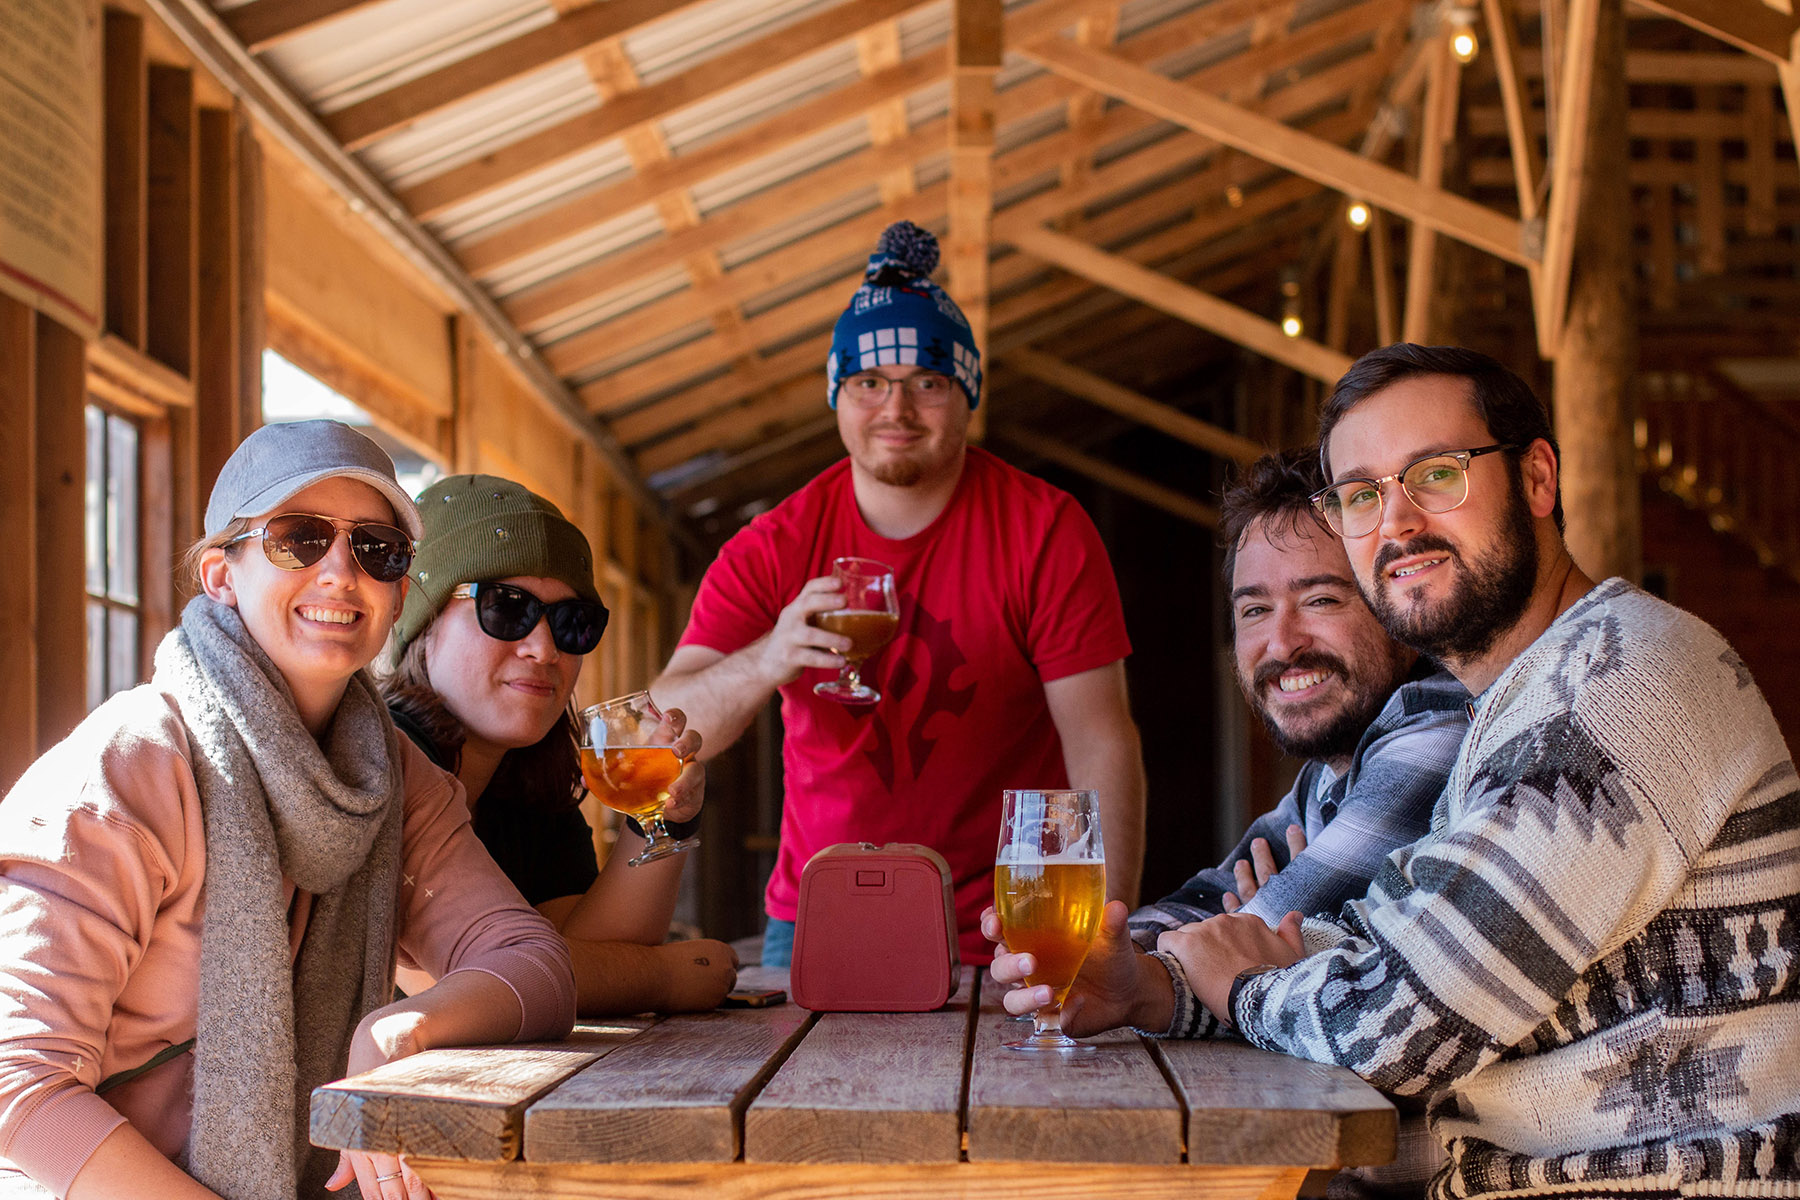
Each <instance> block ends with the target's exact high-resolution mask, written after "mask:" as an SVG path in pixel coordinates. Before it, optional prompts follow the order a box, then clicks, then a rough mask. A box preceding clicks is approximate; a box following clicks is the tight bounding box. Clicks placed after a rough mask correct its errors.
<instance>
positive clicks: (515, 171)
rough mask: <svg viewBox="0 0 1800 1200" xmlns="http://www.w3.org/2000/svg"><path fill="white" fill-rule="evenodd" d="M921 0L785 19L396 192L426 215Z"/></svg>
mask: <svg viewBox="0 0 1800 1200" xmlns="http://www.w3.org/2000/svg"><path fill="white" fill-rule="evenodd" d="M922 3H925V0H857V3H855V4H846V5H840V6H838V7H836V8H829V9H826V10H825V11H824V12H821V13H817V14H815V15H814V16H811V17H806V18H803V19H802V20H799V21H796V22H794V23H793V24H792V25H788V26H785V27H783V28H781V29H778V30H776V31H775V32H773V33H770V34H766V35H764V36H763V37H760V38H757V39H756V40H754V41H752V42H747V43H745V44H744V45H742V46H738V47H736V48H734V49H731V50H728V51H726V52H725V53H723V54H720V55H716V56H715V57H713V58H710V59H707V60H706V61H705V62H703V63H700V64H698V65H696V66H693V67H690V68H688V69H687V70H686V71H683V72H681V73H680V74H679V75H674V76H671V77H670V78H668V79H664V80H661V81H659V82H657V83H655V84H653V85H651V86H650V87H646V88H641V89H639V90H637V91H634V92H632V93H630V94H629V95H627V96H623V97H620V98H619V100H617V101H615V102H614V103H612V104H605V105H602V106H601V107H600V108H598V109H596V110H594V111H592V112H587V113H583V114H581V115H580V116H577V117H571V118H569V119H568V120H566V121H560V122H558V123H557V124H555V125H552V126H551V127H550V128H548V129H544V130H540V131H538V132H537V133H534V134H530V135H528V136H526V137H523V138H520V139H519V140H518V141H515V142H509V143H508V144H506V145H504V146H501V147H499V148H498V149H496V150H493V151H491V152H489V153H487V154H483V155H482V156H481V157H479V158H476V159H474V160H473V161H470V162H466V163H463V164H461V165H460V166H455V167H451V168H450V169H449V170H446V171H443V172H441V173H440V174H437V175H434V176H432V177H431V178H429V179H425V180H422V181H421V182H419V183H416V184H414V185H413V186H411V187H409V188H406V189H404V190H403V191H402V192H401V193H400V199H401V200H402V201H403V202H404V203H405V204H406V207H407V208H408V210H410V211H411V212H412V213H414V214H415V215H417V216H421V217H429V216H432V215H435V214H437V213H441V212H443V211H444V210H445V209H447V208H450V207H452V206H453V205H456V204H460V203H462V202H463V201H465V200H469V199H471V198H473V197H475V196H479V195H481V194H482V193H483V192H488V191H492V190H493V189H494V188H497V187H500V186H501V185H503V184H506V183H510V182H511V181H512V180H514V179H518V178H519V177H520V176H523V175H528V174H530V173H531V172H532V171H536V170H539V169H540V168H543V167H548V166H551V165H553V164H555V163H557V162H560V161H561V160H563V159H565V158H568V157H570V156H571V155H574V154H578V153H580V152H581V151H583V150H585V149H587V148H588V147H590V146H593V145H594V144H596V143H598V142H603V141H605V140H607V139H608V138H614V137H618V136H620V135H621V134H623V133H625V132H626V131H627V130H629V129H631V128H633V127H634V126H638V125H642V124H645V123H647V122H650V121H658V120H661V119H662V118H663V117H666V116H668V115H669V114H670V113H673V112H676V111H678V110H680V109H683V108H686V107H688V106H689V105H691V104H696V103H698V102H700V101H702V100H705V99H707V98H708V97H710V96H716V95H718V94H719V93H721V92H724V91H727V90H729V89H730V88H733V87H736V86H738V85H739V84H743V83H748V82H750V81H751V80H753V79H757V78H759V77H761V76H763V75H766V74H768V73H769V72H771V71H774V70H777V69H778V68H780V67H781V66H782V65H783V64H785V63H787V62H789V61H790V60H792V59H795V58H799V57H802V56H804V55H807V54H811V53H813V52H814V51H817V50H823V49H825V48H826V47H828V46H832V45H835V44H837V43H838V42H842V41H845V40H847V39H849V38H852V37H854V36H856V34H857V33H859V32H860V31H862V30H863V29H866V28H868V27H869V26H871V25H876V24H879V23H880V22H882V21H887V20H891V19H892V18H894V17H898V16H900V15H901V14H903V13H906V12H909V11H911V10H912V9H914V8H917V7H918V6H919V5H921V4H922Z"/></svg>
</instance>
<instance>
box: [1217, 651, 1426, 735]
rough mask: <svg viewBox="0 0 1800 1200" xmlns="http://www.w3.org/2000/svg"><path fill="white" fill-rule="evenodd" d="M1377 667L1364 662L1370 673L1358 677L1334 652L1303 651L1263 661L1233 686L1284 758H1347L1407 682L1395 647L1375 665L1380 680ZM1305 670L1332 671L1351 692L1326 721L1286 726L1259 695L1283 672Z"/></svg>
mask: <svg viewBox="0 0 1800 1200" xmlns="http://www.w3.org/2000/svg"><path fill="white" fill-rule="evenodd" d="M1377 665H1378V664H1374V663H1371V664H1369V670H1368V671H1366V672H1364V673H1363V674H1361V675H1358V674H1357V673H1356V672H1353V671H1351V670H1350V668H1349V666H1348V665H1347V664H1346V663H1345V662H1344V660H1343V659H1341V658H1339V657H1337V656H1336V655H1335V654H1327V653H1325V652H1324V651H1321V650H1308V651H1305V652H1303V653H1301V654H1297V655H1295V656H1294V658H1293V661H1291V662H1265V663H1263V664H1262V665H1261V666H1259V667H1258V668H1257V669H1256V676H1255V678H1254V679H1252V680H1250V681H1249V682H1248V683H1246V682H1245V681H1244V677H1243V675H1242V674H1241V673H1240V674H1239V676H1238V686H1239V687H1240V688H1242V689H1243V692H1244V699H1246V700H1248V701H1249V702H1250V707H1251V709H1252V710H1254V711H1255V713H1256V715H1257V716H1259V717H1261V718H1262V723H1263V728H1265V729H1267V730H1268V731H1269V737H1270V738H1271V739H1273V740H1274V742H1275V745H1276V748H1277V749H1279V750H1280V751H1281V752H1282V753H1283V754H1286V755H1288V756H1289V757H1292V758H1327V759H1329V758H1347V757H1349V756H1350V755H1351V754H1353V753H1354V752H1355V751H1356V745H1357V743H1358V742H1360V741H1362V736H1363V733H1364V732H1365V731H1367V730H1368V728H1369V726H1370V724H1372V723H1373V722H1374V720H1375V717H1376V716H1377V715H1378V714H1379V713H1380V712H1381V710H1382V707H1383V706H1384V705H1386V704H1387V702H1388V697H1389V696H1390V695H1392V694H1393V691H1394V689H1395V688H1396V687H1398V686H1400V684H1401V682H1402V681H1403V680H1404V679H1405V678H1406V675H1407V672H1408V669H1409V667H1410V663H1409V662H1408V655H1407V654H1406V652H1405V651H1403V650H1401V649H1400V647H1398V646H1395V647H1394V652H1393V654H1392V655H1390V656H1389V657H1388V658H1387V659H1385V660H1384V661H1383V662H1382V663H1380V664H1379V666H1381V667H1383V668H1385V671H1384V672H1383V673H1382V674H1380V675H1379V677H1377V676H1376V674H1375V670H1376V667H1377ZM1308 669H1313V670H1320V671H1331V672H1333V673H1335V675H1336V676H1337V678H1338V679H1340V680H1342V681H1343V683H1344V686H1345V687H1346V688H1347V689H1348V690H1349V693H1350V694H1349V695H1348V696H1347V697H1346V698H1345V699H1343V700H1342V701H1340V702H1339V705H1338V709H1337V711H1336V712H1334V713H1331V714H1330V715H1329V716H1328V717H1326V718H1325V719H1324V721H1323V723H1322V724H1319V725H1317V726H1316V727H1314V728H1312V729H1308V730H1302V729H1299V728H1286V727H1284V726H1283V725H1282V724H1281V719H1280V718H1277V717H1276V715H1275V713H1274V711H1273V710H1272V709H1271V708H1270V706H1269V704H1268V703H1267V701H1265V700H1264V697H1265V696H1266V695H1267V694H1268V691H1269V689H1270V688H1273V687H1279V686H1280V683H1279V680H1280V679H1281V676H1282V674H1283V673H1284V672H1286V671H1293V670H1301V671H1304V670H1308ZM1295 715H1296V716H1298V714H1295ZM1288 719H1289V720H1293V719H1294V718H1292V717H1290V718H1288ZM1297 723H1298V722H1296V724H1297Z"/></svg>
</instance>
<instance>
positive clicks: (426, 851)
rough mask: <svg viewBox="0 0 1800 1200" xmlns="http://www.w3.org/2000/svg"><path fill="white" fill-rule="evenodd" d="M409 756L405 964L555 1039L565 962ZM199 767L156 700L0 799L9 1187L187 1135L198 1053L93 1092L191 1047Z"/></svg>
mask: <svg viewBox="0 0 1800 1200" xmlns="http://www.w3.org/2000/svg"><path fill="white" fill-rule="evenodd" d="M400 745H401V750H402V754H403V756H404V757H403V767H404V770H405V778H406V819H405V824H404V826H403V829H404V833H403V841H404V850H403V856H402V863H401V880H400V895H399V908H398V910H397V911H396V914H395V916H396V921H395V924H396V927H397V928H398V930H399V954H400V961H401V962H402V963H410V964H413V965H417V966H418V967H421V968H423V969H424V970H426V971H427V972H429V973H431V974H432V975H434V976H436V977H438V978H442V977H443V976H444V975H447V974H449V973H450V972H452V971H468V970H476V971H486V972H488V973H489V974H491V975H493V976H495V977H496V978H498V979H500V980H502V981H504V982H505V983H506V984H508V985H509V986H510V987H511V988H512V989H513V991H514V992H515V993H516V994H517V995H518V997H519V1003H520V1006H521V1007H522V1008H523V1010H524V1019H523V1020H522V1021H521V1023H520V1026H519V1029H518V1031H517V1033H516V1034H515V1037H516V1039H518V1040H522V1041H525V1040H540V1039H551V1038H559V1037H562V1036H563V1035H565V1034H567V1033H568V1031H569V1029H570V1027H571V1025H572V1024H573V1022H574V1019H575V985H574V978H573V975H572V973H571V970H570V965H569V952H568V947H567V946H566V945H565V944H564V942H563V940H562V939H561V938H560V937H559V936H558V935H557V933H556V931H555V930H554V929H553V928H552V927H551V926H550V924H549V923H548V922H547V921H545V920H544V919H543V917H541V916H540V915H538V913H537V912H536V911H535V910H534V909H532V908H531V907H530V906H528V905H527V904H526V903H525V901H524V900H523V899H522V898H521V897H520V895H519V893H518V892H517V891H516V890H515V889H514V888H513V886H512V884H511V883H509V882H508V881H507V879H506V876H505V875H503V874H502V873H501V871H500V868H499V867H497V866H495V865H494V862H493V860H492V859H491V858H489V857H488V854H487V851H485V850H484V849H483V848H482V846H481V843H480V842H479V841H477V840H476V838H475V834H474V832H473V830H471V828H470V826H469V812H468V806H467V804H466V802H465V800H464V797H463V789H462V785H461V784H460V783H458V782H457V780H456V779H455V777H454V776H451V775H448V774H445V773H444V772H443V771H441V770H439V769H438V768H436V767H434V766H432V765H431V763H430V762H429V761H428V760H427V759H426V758H425V756H424V755H423V754H421V753H420V752H419V750H418V749H417V748H416V747H414V746H413V745H412V743H411V742H409V741H408V740H407V739H406V738H404V737H402V738H401V739H400ZM189 755H190V751H189V747H188V738H187V730H186V727H185V726H184V725H183V723H182V721H181V718H180V715H179V714H178V712H177V711H176V708H175V705H174V702H173V701H172V700H171V699H170V698H169V697H168V696H166V695H165V694H164V693H162V692H160V691H158V690H157V689H156V688H155V687H154V686H152V685H149V684H146V685H144V686H142V687H138V688H134V689H132V690H131V691H129V692H125V693H122V694H120V695H118V696H115V697H114V698H113V699H111V700H109V701H108V702H107V703H106V704H104V705H102V706H101V707H100V708H98V709H96V710H95V711H94V712H93V713H92V714H90V715H89V716H88V718H87V720H85V721H83V722H82V723H81V724H80V725H79V726H78V727H76V729H75V731H74V732H73V733H71V734H70V735H69V736H68V737H67V738H66V739H64V740H63V741H62V742H61V743H60V744H58V745H57V746H56V747H54V748H53V749H51V750H50V751H49V752H48V753H46V754H45V755H44V756H43V757H42V758H40V759H38V761H37V762H36V763H34V764H33V765H32V767H31V769H30V770H28V771H27V772H26V773H25V774H24V776H23V777H22V778H21V779H20V780H19V782H18V783H17V784H16V785H15V786H14V787H13V789H12V791H11V792H10V793H8V795H7V797H6V799H5V801H4V802H0V1177H3V1176H4V1175H5V1174H7V1173H8V1172H6V1170H5V1168H6V1167H7V1166H8V1165H10V1166H12V1167H16V1168H19V1169H22V1170H23V1171H24V1172H25V1173H26V1174H27V1175H29V1176H31V1177H32V1178H34V1179H36V1180H37V1181H38V1182H39V1183H40V1184H42V1185H44V1186H45V1187H48V1188H50V1189H51V1190H52V1191H54V1192H55V1193H56V1194H57V1195H58V1196H60V1195H63V1194H64V1193H65V1192H66V1191H67V1190H68V1187H69V1184H70V1182H71V1181H72V1180H73V1179H74V1178H75V1174H76V1172H78V1171H79V1170H80V1169H81V1167H82V1166H83V1165H84V1164H85V1163H86V1162H87V1160H88V1158H89V1157H90V1156H91V1155H92V1154H93V1152H94V1150H95V1149H96V1148H97V1147H98V1146H99V1145H100V1143H101V1141H102V1140H104V1139H105V1138H106V1136H107V1135H108V1134H109V1133H111V1132H112V1131H113V1129H114V1128H116V1127H117V1126H118V1125H119V1123H120V1122H122V1121H130V1122H131V1124H132V1125H133V1126H134V1127H136V1129H137V1130H138V1131H139V1132H140V1133H142V1134H144V1136H146V1137H147V1138H149V1140H150V1141H151V1142H152V1143H153V1144H154V1145H156V1146H157V1148H158V1149H160V1150H162V1152H163V1153H165V1154H167V1155H169V1156H171V1157H173V1156H174V1155H175V1154H176V1153H177V1152H179V1151H180V1149H181V1147H182V1146H183V1144H184V1143H185V1141H186V1139H187V1132H188V1124H189V1105H190V1097H191V1091H192V1088H191V1078H190V1077H191V1073H192V1065H193V1056H192V1055H187V1054H184V1055H182V1056H180V1057H179V1058H176V1059H174V1060H172V1061H170V1062H168V1063H165V1064H163V1065H162V1066H160V1067H157V1068H156V1069H155V1070H152V1071H149V1072H147V1073H145V1074H144V1075H141V1076H139V1077H138V1078H136V1079H134V1080H132V1081H131V1082H129V1083H126V1084H123V1085H121V1086H119V1087H116V1088H114V1089H112V1090H111V1091H109V1092H108V1093H107V1094H106V1096H105V1098H102V1097H100V1096H99V1095H97V1094H95V1092H94V1091H93V1088H94V1086H95V1085H96V1084H98V1083H99V1082H100V1081H101V1080H102V1079H105V1078H106V1077H108V1076H110V1075H113V1074H116V1073H117V1072H120V1071H124V1070H128V1069H130V1068H132V1067H136V1066H139V1065H141V1064H143V1063H145V1062H147V1061H148V1060H149V1059H150V1058H152V1057H153V1056H154V1055H156V1054H157V1053H158V1052H159V1051H161V1050H163V1049H164V1048H165V1047H167V1046H170V1045H174V1044H176V1043H180V1042H184V1041H186V1040H188V1039H189V1038H192V1037H193V1036H194V1031H195V1021H196V1004H197V1000H198V994H197V993H198V983H199V965H200V929H201V920H202V915H203V912H204V907H205V900H206V888H205V881H206V835H205V830H204V826H203V824H202V820H201V812H200V796H199V792H198V791H197V790H196V787H195V784H194V774H193V770H192V768H191V765H190V762H189ZM288 898H289V901H290V903H292V901H293V898H294V889H293V885H292V884H291V883H290V884H288ZM299 899H300V903H299V904H297V905H293V911H294V913H295V917H294V921H293V926H294V928H293V938H292V942H291V947H290V949H291V951H297V950H298V947H299V941H300V935H301V933H302V932H303V931H304V928H305V920H306V910H307V907H308V904H307V901H308V897H307V896H305V895H304V894H303V895H301V896H300V897H299ZM246 1115H247V1116H248V1117H250V1119H254V1116H253V1115H252V1114H246Z"/></svg>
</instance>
